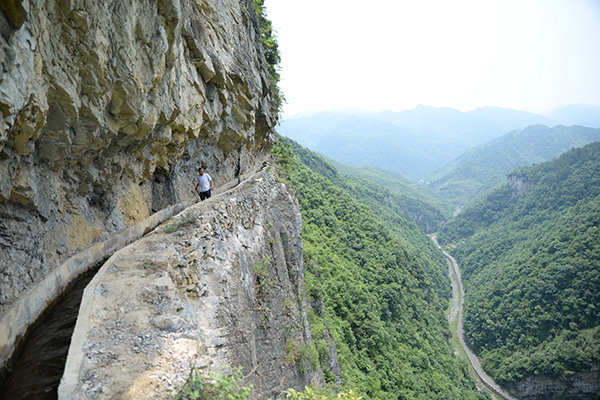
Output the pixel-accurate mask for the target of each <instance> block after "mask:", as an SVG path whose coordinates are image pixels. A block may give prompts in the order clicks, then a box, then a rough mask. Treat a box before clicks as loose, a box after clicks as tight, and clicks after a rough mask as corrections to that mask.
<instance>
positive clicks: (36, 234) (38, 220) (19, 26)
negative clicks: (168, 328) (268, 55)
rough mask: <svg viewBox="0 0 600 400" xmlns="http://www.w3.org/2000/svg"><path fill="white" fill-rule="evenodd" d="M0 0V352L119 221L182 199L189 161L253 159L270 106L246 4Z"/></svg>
mask: <svg viewBox="0 0 600 400" xmlns="http://www.w3.org/2000/svg"><path fill="white" fill-rule="evenodd" d="M0 8H1V10H0V364H3V363H4V362H5V361H6V360H7V358H8V357H9V356H10V353H11V352H12V349H13V348H14V344H15V342H16V341H17V340H18V338H19V337H20V336H21V335H23V333H24V332H25V329H26V327H27V325H28V324H29V323H31V322H32V321H33V320H35V318H36V317H37V315H39V313H40V312H41V311H42V310H43V308H44V307H45V306H46V305H47V304H48V302H49V301H50V300H51V299H52V297H54V296H55V295H56V294H57V293H59V292H60V290H62V288H64V287H65V285H66V284H67V283H68V281H69V280H70V279H72V278H73V277H75V276H76V275H77V274H78V273H80V272H81V271H82V270H84V269H85V268H87V266H89V264H90V263H92V264H93V262H94V261H96V260H97V259H99V258H101V257H102V256H104V255H105V254H102V253H107V252H109V251H114V248H115V247H118V246H119V245H117V244H116V242H115V243H113V242H114V241H115V240H116V239H115V238H117V237H119V235H120V233H122V232H125V231H126V230H127V229H133V227H136V226H139V225H138V224H143V223H144V221H146V220H147V219H148V217H149V216H153V215H157V214H158V211H159V210H165V209H167V208H168V207H169V206H171V205H174V204H180V203H182V202H185V201H187V200H190V199H192V197H193V193H192V191H191V180H192V177H193V176H194V175H195V171H196V169H197V166H198V165H200V164H204V165H205V166H206V167H207V171H208V173H209V174H210V175H211V176H212V177H213V179H214V180H215V182H216V185H217V187H219V186H224V185H225V184H226V183H227V182H230V181H234V182H237V181H238V180H239V179H240V178H241V177H243V176H244V175H247V174H248V173H250V172H251V171H254V170H256V169H257V167H258V166H259V165H260V164H261V163H262V162H263V159H264V156H265V155H266V154H267V153H268V151H269V149H270V147H271V145H272V142H273V140H274V136H273V132H272V128H273V126H274V125H275V123H276V114H275V113H274V109H273V101H272V98H271V97H272V94H271V90H270V88H269V84H268V82H269V80H268V77H267V72H266V66H265V63H264V57H263V55H262V48H261V39H260V32H259V29H258V21H257V17H256V15H255V12H254V10H253V7H252V2H250V1H245V0H243V1H239V0H195V1H188V2H181V1H179V0H155V1H147V0H132V1H120V0H109V1H101V2H98V1H92V0H50V1H29V0H7V1H3V2H2V3H1V4H0ZM134 230H135V229H134ZM142 230H143V228H142ZM128 232H129V233H127V234H126V235H125V236H127V239H123V235H121V236H120V237H121V239H122V240H125V241H127V240H131V239H133V237H131V236H132V234H131V231H128ZM140 234H141V232H140V233H139V234H134V235H133V236H136V235H137V236H139V235H140ZM111 241H113V242H111ZM99 243H108V245H106V246H104V247H102V249H103V250H101V251H100V250H98V251H91V252H89V251H88V253H86V256H85V257H79V255H80V254H81V253H82V250H84V249H89V248H90V246H93V245H96V244H99ZM78 257H79V258H78ZM86 264H87V265H86ZM59 270H60V271H61V272H60V273H58V272H57V271H59Z"/></svg>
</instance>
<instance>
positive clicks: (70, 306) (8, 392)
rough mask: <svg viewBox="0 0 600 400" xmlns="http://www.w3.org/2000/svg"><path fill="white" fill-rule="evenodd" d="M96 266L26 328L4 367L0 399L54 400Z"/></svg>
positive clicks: (0, 384) (56, 396) (0, 385)
mask: <svg viewBox="0 0 600 400" xmlns="http://www.w3.org/2000/svg"><path fill="white" fill-rule="evenodd" d="M96 271H97V269H94V270H90V271H88V272H87V273H85V274H83V275H82V276H81V277H79V278H78V279H77V280H76V281H75V282H74V283H73V284H72V285H71V286H70V287H69V288H68V289H67V290H65V292H64V293H63V294H62V295H61V296H60V297H59V298H58V299H57V300H56V301H55V302H54V304H53V305H52V306H51V307H49V309H48V310H47V311H46V312H45V313H44V314H43V315H42V316H41V317H40V318H39V319H38V320H37V321H36V323H35V324H34V325H33V326H32V327H30V328H29V330H28V333H27V335H26V336H25V339H24V341H23V342H22V343H21V344H20V346H19V348H18V349H17V351H16V352H15V355H14V356H13V358H12V359H11V360H10V362H9V364H8V365H7V366H6V368H5V371H4V372H5V374H4V376H3V377H4V380H3V381H2V382H0V399H2V400H17V399H27V400H30V399H31V400H54V399H57V398H58V393H57V389H58V385H59V383H60V378H61V377H62V374H63V371H64V368H65V360H66V358H67V353H68V351H69V344H70V343H71V336H72V334H73V330H74V328H75V322H76V320H77V314H78V312H79V305H80V304H81V297H82V295H83V290H84V289H85V287H86V286H87V284H88V283H89V282H90V281H91V279H92V278H93V277H94V274H95V272H96Z"/></svg>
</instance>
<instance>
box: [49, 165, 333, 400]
mask: <svg viewBox="0 0 600 400" xmlns="http://www.w3.org/2000/svg"><path fill="white" fill-rule="evenodd" d="M301 230H302V219H301V216H300V210H299V208H298V203H297V200H296V198H295V197H294V196H293V194H291V193H290V192H289V191H288V190H287V188H286V186H285V185H284V184H282V183H278V182H277V180H276V179H275V177H274V176H273V175H272V174H271V173H270V172H267V171H263V172H261V173H258V174H256V175H255V176H253V177H251V178H250V179H249V180H247V181H245V182H244V183H243V184H242V185H240V186H238V187H236V188H234V189H232V190H230V191H228V192H226V193H223V194H220V195H218V196H215V197H213V198H211V199H209V200H207V201H204V202H202V203H198V204H196V205H194V206H192V207H190V208H188V209H187V210H186V211H184V212H182V213H181V214H179V215H178V216H177V217H175V218H173V219H171V220H170V221H168V222H166V223H165V224H163V225H162V226H160V227H159V228H157V229H156V230H155V231H153V232H152V233H151V234H149V235H147V236H145V237H144V238H143V239H141V240H139V241H137V242H135V243H133V244H131V245H129V246H127V247H125V248H123V249H121V250H119V251H118V252H116V253H115V254H114V255H113V256H112V257H111V259H109V260H108V261H107V263H106V264H104V266H103V267H102V268H101V270H100V271H99V272H98V273H97V274H96V276H95V277H94V279H93V280H92V282H91V283H90V284H89V285H88V287H87V288H86V290H85V293H84V297H83V301H82V304H81V308H80V312H79V317H78V319H77V326H76V328H75V333H74V335H73V340H72V342H71V347H70V350H69V356H68V358H67V365H66V370H65V374H64V376H63V379H62V382H61V386H60V389H59V398H62V399H86V398H94V399H112V398H119V399H138V398H139V399H149V398H167V397H168V396H169V395H170V394H172V393H173V390H174V389H175V388H177V387H178V386H180V385H181V384H182V383H183V382H184V381H185V379H186V378H187V376H188V375H189V372H190V369H191V367H192V366H195V367H197V368H200V369H206V368H209V369H218V365H224V364H227V365H232V366H241V367H243V375H244V384H245V385H247V384H252V385H253V386H254V389H253V391H252V398H255V399H266V398H283V393H282V392H283V390H285V389H287V388H289V387H294V388H296V389H297V390H300V389H303V388H304V386H305V385H307V384H309V383H321V382H322V375H321V373H320V368H318V367H317V366H315V365H312V366H311V360H310V359H309V358H306V356H305V355H303V353H302V351H301V349H302V348H304V347H306V346H307V344H308V343H310V332H309V329H308V323H307V320H306V313H305V308H306V304H305V297H304V292H303V261H302V260H303V256H302V241H301V238H300V233H301ZM312 361H314V362H316V363H317V365H318V360H316V359H315V360H312ZM317 371H318V372H317Z"/></svg>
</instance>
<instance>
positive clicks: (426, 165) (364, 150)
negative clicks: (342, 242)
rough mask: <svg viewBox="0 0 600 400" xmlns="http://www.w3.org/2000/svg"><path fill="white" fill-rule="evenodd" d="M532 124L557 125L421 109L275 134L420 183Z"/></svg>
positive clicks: (348, 115) (520, 114) (297, 124)
mask: <svg viewBox="0 0 600 400" xmlns="http://www.w3.org/2000/svg"><path fill="white" fill-rule="evenodd" d="M532 124H544V125H549V126H554V125H559V124H560V121H558V120H555V119H552V118H548V117H544V116H541V115H537V114H532V113H528V112H524V111H517V110H510V109H505V108H500V107H484V108H480V109H477V110H473V111H469V112H462V111H458V110H455V109H452V108H435V107H430V106H419V107H417V108H415V109H413V110H406V111H402V112H392V111H384V112H369V111H361V110H335V111H324V112H319V113H315V114H306V115H305V116H300V117H298V118H287V119H284V120H283V121H282V123H281V125H280V127H279V129H278V132H279V133H280V134H282V135H284V136H287V137H289V138H291V139H293V140H295V141H297V142H298V143H300V144H301V145H303V146H305V147H308V148H309V149H311V150H313V151H316V152H318V153H321V154H323V155H325V156H327V157H330V158H332V159H334V160H337V161H339V162H342V163H344V164H347V165H350V166H353V167H360V166H365V165H374V166H377V167H380V168H383V169H386V170H388V171H392V172H396V173H399V174H401V175H403V176H405V177H407V178H409V179H411V180H413V181H418V180H420V179H423V178H424V177H426V176H427V175H429V174H431V173H432V172H433V171H435V170H436V169H437V168H439V167H441V166H442V165H444V164H446V163H448V162H450V161H452V160H453V159H454V158H456V157H457V156H458V155H460V154H461V153H462V152H464V151H466V150H467V149H469V148H471V147H473V146H476V145H478V144H481V143H484V142H486V141H488V140H491V139H494V138H496V137H498V136H500V135H502V134H505V133H507V132H509V131H511V130H514V129H523V128H524V127H526V126H527V125H532Z"/></svg>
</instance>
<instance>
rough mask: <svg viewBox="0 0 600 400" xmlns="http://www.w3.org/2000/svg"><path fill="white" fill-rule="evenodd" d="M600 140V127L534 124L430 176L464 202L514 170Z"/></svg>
mask: <svg viewBox="0 0 600 400" xmlns="http://www.w3.org/2000/svg"><path fill="white" fill-rule="evenodd" d="M597 140H600V129H592V128H586V127H583V126H570V127H566V126H562V125H559V126H555V127H554V128H549V127H547V126H544V125H531V126H528V127H527V128H525V129H521V130H516V131H512V132H510V133H507V134H505V135H502V136H500V137H499V138H497V139H494V140H492V141H490V142H487V143H485V144H482V145H479V146H477V147H474V148H471V149H469V150H468V151H466V152H465V153H463V154H461V155H460V156H459V157H457V158H456V159H455V160H454V161H452V162H451V163H449V164H447V165H446V166H444V167H443V168H442V169H440V170H439V171H437V172H436V173H435V174H433V175H431V176H430V177H428V178H427V181H428V182H429V186H430V187H431V188H432V189H434V190H435V191H436V192H437V193H438V194H439V196H440V197H442V198H444V199H445V200H446V201H448V202H451V203H453V204H455V205H457V206H459V205H464V204H467V203H469V202H470V201H472V200H474V199H475V198H477V197H479V196H481V195H482V194H484V193H485V192H487V191H488V190H490V189H492V188H493V187H495V186H497V185H499V184H501V183H502V182H503V180H504V179H505V176H506V174H508V173H509V172H510V171H512V170H514V169H516V168H520V167H525V166H528V165H533V164H535V163H540V162H544V161H548V160H550V159H552V158H555V157H557V156H559V155H560V154H561V153H563V152H565V151H567V150H570V149H572V148H574V147H581V146H584V145H586V144H588V143H591V142H594V141H597Z"/></svg>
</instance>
